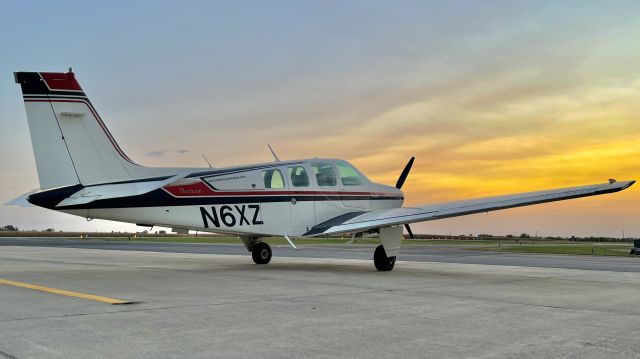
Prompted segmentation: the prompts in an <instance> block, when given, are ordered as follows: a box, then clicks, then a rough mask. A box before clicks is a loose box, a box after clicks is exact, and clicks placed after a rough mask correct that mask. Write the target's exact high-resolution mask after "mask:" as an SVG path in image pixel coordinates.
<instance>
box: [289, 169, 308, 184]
mask: <svg viewBox="0 0 640 359" xmlns="http://www.w3.org/2000/svg"><path fill="white" fill-rule="evenodd" d="M289 178H291V184H292V185H293V187H309V176H307V170H305V169H304V167H302V166H295V167H289Z"/></svg>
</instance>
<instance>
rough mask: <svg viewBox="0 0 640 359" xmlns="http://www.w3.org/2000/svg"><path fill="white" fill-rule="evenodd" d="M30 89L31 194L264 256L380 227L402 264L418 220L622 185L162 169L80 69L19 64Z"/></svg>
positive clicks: (277, 164)
mask: <svg viewBox="0 0 640 359" xmlns="http://www.w3.org/2000/svg"><path fill="white" fill-rule="evenodd" d="M14 77H15V81H16V83H19V84H20V86H21V87H22V94H23V96H24V104H25V107H26V113H27V121H28V123H29V131H30V134H31V142H32V145H33V152H34V155H35V160H36V167H37V171H38V179H39V182H40V189H39V190H37V191H36V192H33V193H29V194H26V195H24V197H23V198H24V199H26V200H27V201H28V202H29V203H31V204H33V205H36V206H40V207H44V208H48V209H51V210H55V211H60V212H65V213H69V214H73V215H76V216H80V217H85V218H87V219H93V218H99V219H106V220H112V221H121V222H129V223H136V224H138V225H146V226H154V225H158V226H164V227H170V228H173V229H174V230H180V231H188V230H197V231H209V232H216V233H226V234H231V235H237V236H239V237H240V239H241V240H242V242H243V243H244V245H245V247H246V249H247V250H248V251H250V252H251V253H252V257H253V260H254V262H255V263H257V264H266V263H269V261H270V260H271V256H272V251H271V247H270V246H269V244H267V243H266V242H263V241H262V240H261V238H264V237H266V236H284V237H285V238H286V239H287V240H288V241H289V243H290V244H291V245H292V246H293V247H295V244H294V243H293V242H292V241H291V240H290V238H291V237H317V236H335V235H343V234H362V233H373V232H378V233H379V235H380V238H381V244H380V245H379V246H378V247H377V248H376V249H375V252H374V255H373V261H374V264H375V267H376V268H377V269H378V270H380V271H389V270H392V269H393V267H394V265H395V261H396V256H397V254H398V252H399V249H400V243H401V239H402V238H403V226H404V227H405V228H406V229H407V231H408V233H409V235H411V236H413V234H412V232H411V229H410V227H409V224H410V223H414V222H423V221H432V220H437V219H442V218H449V217H456V216H464V215H468V214H473V213H481V212H489V211H495V210H500V209H506V208H513V207H520V206H528V205H533V204H539V203H545V202H553V201H560V200H566V199H572V198H578V197H587V196H594V195H600V194H605V193H612V192H618V191H621V190H624V189H626V188H628V187H629V186H631V185H633V184H634V183H635V181H616V180H613V179H611V180H609V181H608V182H606V183H602V184H595V185H588V186H581V187H570V188H561V189H553V190H546V191H539V192H529V193H520V194H512V195H505V196H498V197H488V198H480V199H471V200H464V201H457V202H449V203H441V204H431V205H425V206H418V207H402V204H403V201H404V194H403V192H402V191H401V189H402V185H403V184H404V182H405V180H406V178H407V175H408V174H409V171H410V170H411V166H412V165H413V161H414V158H411V159H410V161H409V162H408V163H407V165H406V166H405V168H404V170H403V171H402V172H401V174H400V177H399V178H398V181H397V183H396V184H395V186H388V185H384V184H379V183H374V182H372V181H370V180H369V179H368V178H367V177H366V176H365V175H364V174H363V173H362V172H360V171H359V170H358V169H356V168H355V167H354V166H353V165H351V164H350V163H349V162H347V161H344V160H340V159H329V158H312V159H304V160H292V161H280V160H279V159H278V157H277V156H276V155H275V153H273V154H274V157H275V161H274V162H271V163H260V164H253V165H244V166H237V167H228V168H152V167H145V166H141V165H139V164H137V163H135V162H134V161H133V160H131V159H130V158H129V157H128V156H127V155H126V154H125V152H124V151H123V150H122V149H121V148H120V146H119V145H118V144H117V143H116V141H115V139H114V138H113V136H112V135H111V133H110V132H109V130H108V129H107V126H106V125H105V123H104V122H103V121H102V119H101V118H100V116H99V115H98V112H97V111H96V109H95V108H94V107H93V105H92V104H91V102H90V101H89V98H88V97H87V96H86V94H85V92H84V90H83V89H82V88H81V87H80V85H79V83H78V81H77V80H76V77H75V74H74V73H73V72H72V71H71V69H69V71H68V72H66V73H53V72H16V73H14Z"/></svg>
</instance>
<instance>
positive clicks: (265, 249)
mask: <svg viewBox="0 0 640 359" xmlns="http://www.w3.org/2000/svg"><path fill="white" fill-rule="evenodd" d="M271 254H272V253H271V246H270V245H269V244H268V243H265V242H258V243H256V245H255V246H253V249H252V250H251V256H252V257H253V261H254V262H255V263H256V264H267V263H269V262H270V261H271Z"/></svg>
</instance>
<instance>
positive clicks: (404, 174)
mask: <svg viewBox="0 0 640 359" xmlns="http://www.w3.org/2000/svg"><path fill="white" fill-rule="evenodd" d="M415 159H416V158H415V157H411V159H410V160H409V162H407V165H406V166H404V169H403V170H402V173H401V174H400V177H399V178H398V182H396V188H397V189H401V188H402V185H404V181H405V180H406V179H407V176H408V175H409V171H411V166H413V161H414V160H415Z"/></svg>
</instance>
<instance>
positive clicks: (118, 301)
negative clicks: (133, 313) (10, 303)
mask: <svg viewBox="0 0 640 359" xmlns="http://www.w3.org/2000/svg"><path fill="white" fill-rule="evenodd" d="M0 284H6V285H12V286H14V287H20V288H27V289H33V290H38V291H41V292H46V293H53V294H60V295H66V296H67V297H76V298H82V299H88V300H95V301H96V302H103V303H109V304H130V303H132V302H131V301H128V300H122V299H113V298H107V297H101V296H98V295H93V294H85V293H78V292H72V291H70V290H64V289H57V288H49V287H43V286H41V285H35V284H29V283H22V282H15V281H12V280H8V279H2V278H0Z"/></svg>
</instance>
